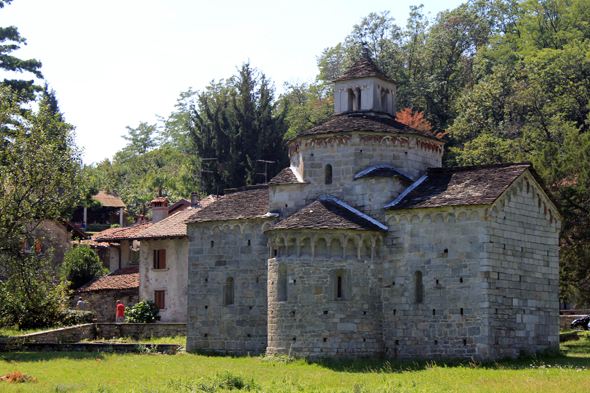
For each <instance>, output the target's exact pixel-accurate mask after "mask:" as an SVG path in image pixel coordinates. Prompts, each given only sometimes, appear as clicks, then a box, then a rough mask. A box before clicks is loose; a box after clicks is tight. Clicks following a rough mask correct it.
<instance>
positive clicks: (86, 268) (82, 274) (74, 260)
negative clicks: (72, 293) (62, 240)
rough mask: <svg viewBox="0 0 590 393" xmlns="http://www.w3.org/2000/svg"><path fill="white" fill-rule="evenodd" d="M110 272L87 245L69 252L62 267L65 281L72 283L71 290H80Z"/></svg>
mask: <svg viewBox="0 0 590 393" xmlns="http://www.w3.org/2000/svg"><path fill="white" fill-rule="evenodd" d="M108 272H109V270H108V269H106V268H104V267H103V266H102V263H101V262H100V258H99V257H98V255H96V253H95V252H94V251H93V250H92V249H91V248H90V246H89V245H87V244H81V245H79V246H78V247H76V248H73V249H71V250H68V251H67V252H66V253H65V255H64V262H63V265H62V266H61V276H62V279H63V280H67V281H69V282H70V285H69V286H70V289H76V288H80V287H81V286H82V285H84V284H86V283H87V282H88V281H90V280H93V279H95V278H98V277H102V276H104V275H105V274H108Z"/></svg>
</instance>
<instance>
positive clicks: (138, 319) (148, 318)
mask: <svg viewBox="0 0 590 393" xmlns="http://www.w3.org/2000/svg"><path fill="white" fill-rule="evenodd" d="M159 313H160V309H159V308H158V307H156V305H155V303H154V302H152V301H151V300H150V301H148V300H143V301H141V302H139V303H137V304H135V305H134V306H133V307H128V308H126V309H125V322H128V323H154V322H156V321H159V320H160V315H158V314H159Z"/></svg>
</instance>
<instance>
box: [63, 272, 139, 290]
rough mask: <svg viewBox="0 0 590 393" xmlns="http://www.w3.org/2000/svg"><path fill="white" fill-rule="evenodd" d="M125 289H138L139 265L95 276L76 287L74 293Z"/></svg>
mask: <svg viewBox="0 0 590 393" xmlns="http://www.w3.org/2000/svg"><path fill="white" fill-rule="evenodd" d="M125 289H139V266H129V267H124V268H121V269H119V270H115V271H114V272H112V273H109V274H107V275H106V276H103V277H100V278H95V279H94V280H92V281H90V282H87V283H86V284H84V285H82V286H81V287H80V288H78V289H76V290H75V291H74V293H76V294H79V293H84V292H93V291H109V290H125Z"/></svg>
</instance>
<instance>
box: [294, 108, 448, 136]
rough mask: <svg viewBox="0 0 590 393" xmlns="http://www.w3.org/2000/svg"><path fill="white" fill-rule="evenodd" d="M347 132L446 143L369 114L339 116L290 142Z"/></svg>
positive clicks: (390, 120) (391, 120) (395, 122)
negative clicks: (400, 136)
mask: <svg viewBox="0 0 590 393" xmlns="http://www.w3.org/2000/svg"><path fill="white" fill-rule="evenodd" d="M346 131H364V132H378V133H385V134H400V135H402V134H410V135H420V136H422V137H425V138H428V139H433V140H435V141H438V142H442V143H444V141H442V140H441V139H438V138H437V137H435V136H433V135H431V134H429V133H427V132H425V131H421V130H417V129H415V128H412V127H410V126H408V125H405V124H403V123H400V122H399V121H397V120H395V119H393V118H391V117H385V116H375V115H371V114H368V113H365V114H363V113H351V114H347V115H344V116H339V117H337V118H335V119H332V120H330V121H328V122H326V123H324V124H321V125H319V126H317V127H314V128H312V129H310V130H307V131H303V132H301V133H299V134H298V135H297V136H296V137H294V138H291V139H290V140H289V141H292V140H294V139H296V138H299V137H301V136H307V135H321V134H334V133H337V132H346Z"/></svg>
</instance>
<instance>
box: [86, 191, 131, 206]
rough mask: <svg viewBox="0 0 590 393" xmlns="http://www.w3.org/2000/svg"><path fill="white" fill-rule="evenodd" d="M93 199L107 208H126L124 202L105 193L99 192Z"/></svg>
mask: <svg viewBox="0 0 590 393" xmlns="http://www.w3.org/2000/svg"><path fill="white" fill-rule="evenodd" d="M92 198H94V199H96V200H97V201H99V202H100V203H102V205H103V206H105V207H125V203H123V200H121V198H119V197H118V196H116V195H111V194H107V193H106V192H104V191H102V190H101V191H99V192H98V194H96V195H94V196H93V197H92Z"/></svg>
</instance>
